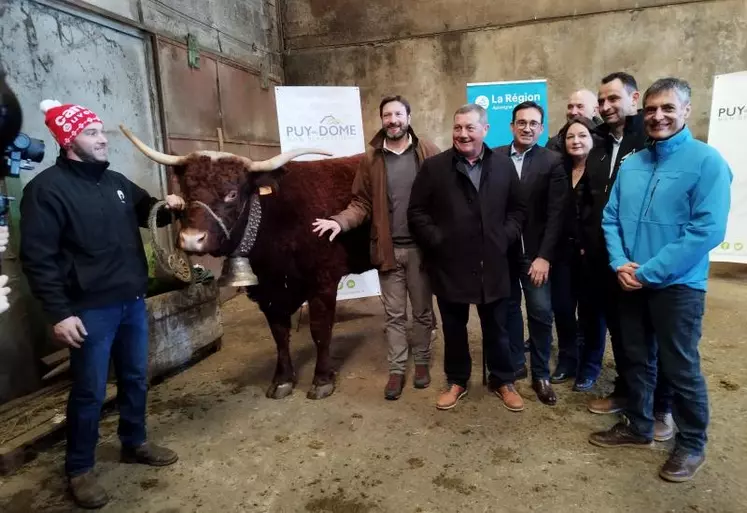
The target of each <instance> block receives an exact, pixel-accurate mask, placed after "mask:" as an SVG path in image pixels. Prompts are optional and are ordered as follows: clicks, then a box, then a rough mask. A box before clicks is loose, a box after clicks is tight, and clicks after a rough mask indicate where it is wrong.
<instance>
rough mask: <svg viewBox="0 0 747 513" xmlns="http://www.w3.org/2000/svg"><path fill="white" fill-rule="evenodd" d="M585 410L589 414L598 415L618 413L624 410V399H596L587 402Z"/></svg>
mask: <svg viewBox="0 0 747 513" xmlns="http://www.w3.org/2000/svg"><path fill="white" fill-rule="evenodd" d="M587 408H588V409H589V411H590V412H591V413H597V414H599V415H609V414H611V413H620V412H621V411H623V410H624V409H625V399H623V398H622V397H615V396H609V397H598V398H596V399H592V400H591V401H589V405H588V406H587Z"/></svg>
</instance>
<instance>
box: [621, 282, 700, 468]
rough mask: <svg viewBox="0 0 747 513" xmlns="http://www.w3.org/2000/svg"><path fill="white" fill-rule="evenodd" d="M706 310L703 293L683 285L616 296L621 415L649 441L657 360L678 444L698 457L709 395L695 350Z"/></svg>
mask: <svg viewBox="0 0 747 513" xmlns="http://www.w3.org/2000/svg"><path fill="white" fill-rule="evenodd" d="M704 309H705V292H704V291H702V290H695V289H692V288H690V287H686V286H684V285H675V286H671V287H666V288H663V289H659V290H652V289H644V290H641V291H637V292H626V293H623V294H621V295H620V319H621V321H622V322H621V326H622V336H623V345H624V347H625V356H626V359H627V372H626V376H625V378H626V379H625V381H626V382H627V384H628V406H627V408H626V411H625V413H626V415H627V417H628V419H629V420H630V422H631V426H632V428H633V429H634V430H635V431H636V432H638V433H639V434H641V435H643V436H646V437H649V438H652V437H653V433H654V416H653V414H654V407H655V404H654V389H655V387H656V385H657V357H658V374H659V381H661V378H663V379H664V381H665V382H666V383H667V385H668V387H669V389H670V390H671V393H672V406H673V408H672V415H673V417H674V421H675V423H676V424H677V427H678V428H679V432H678V433H677V439H676V445H677V446H678V447H680V448H682V449H684V450H686V451H687V452H689V453H692V454H701V453H702V452H703V451H704V449H705V444H706V440H707V435H706V428H707V427H708V414H709V413H708V392H707V390H706V383H705V379H704V378H703V374H702V373H701V370H700V353H699V351H698V344H699V342H700V336H701V328H702V320H703V312H704Z"/></svg>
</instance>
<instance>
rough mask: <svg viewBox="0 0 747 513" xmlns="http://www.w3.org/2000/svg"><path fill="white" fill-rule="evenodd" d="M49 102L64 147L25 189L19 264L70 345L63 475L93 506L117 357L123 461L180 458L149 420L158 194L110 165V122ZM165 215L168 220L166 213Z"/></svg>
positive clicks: (178, 202)
mask: <svg viewBox="0 0 747 513" xmlns="http://www.w3.org/2000/svg"><path fill="white" fill-rule="evenodd" d="M41 108H42V111H43V112H44V113H45V123H46V125H47V127H48V128H49V130H50V131H51V132H52V135H53V136H54V137H55V139H56V140H57V142H58V143H59V145H60V148H61V150H60V156H59V157H58V158H57V162H56V163H55V165H53V166H51V167H49V168H47V169H45V170H44V171H42V172H41V173H39V174H38V175H37V176H36V177H34V179H33V180H31V181H30V182H29V183H28V185H27V186H26V188H25V189H24V191H23V199H22V200H21V263H22V265H23V271H24V273H25V275H26V278H28V282H29V286H30V288H31V292H32V293H33V295H34V297H36V299H38V300H39V301H40V302H41V305H42V307H43V309H44V314H45V316H46V320H47V321H48V322H49V324H50V326H52V332H53V336H54V338H55V340H56V341H57V342H58V343H60V344H63V345H65V346H68V347H69V348H70V372H71V375H72V381H73V384H72V388H71V389H70V396H69V398H68V404H67V447H66V454H65V473H66V474H67V477H68V485H69V488H70V492H71V495H72V497H73V499H74V500H75V502H76V503H77V504H78V505H79V506H81V507H84V508H92V509H93V508H100V507H102V506H104V505H105V504H106V503H107V502H108V500H109V497H108V495H107V493H106V491H105V490H104V489H103V488H102V487H101V486H100V485H99V484H98V483H97V480H96V478H95V476H94V472H93V468H94V464H95V456H96V454H95V452H96V445H97V443H98V435H99V433H98V425H99V419H100V416H101V407H102V405H103V403H104V396H105V393H106V380H107V376H108V373H109V362H110V360H112V361H113V363H114V369H115V371H116V374H117V403H118V406H119V430H118V434H119V439H120V442H121V443H122V450H121V458H122V461H123V462H126V463H143V464H146V465H151V466H165V465H170V464H172V463H174V462H176V460H177V455H176V454H175V453H174V452H173V451H171V450H169V449H166V448H164V447H159V446H157V445H155V444H153V443H152V442H150V441H149V440H148V438H147V433H146V425H145V410H146V403H147V389H148V381H147V377H148V376H147V375H148V316H147V311H146V307H145V293H146V291H147V286H148V264H147V262H146V259H145V252H144V250H143V242H142V239H141V236H140V229H139V227H147V220H148V216H149V213H150V211H151V209H152V207H153V206H154V205H155V203H156V202H157V201H158V200H157V199H156V198H153V197H151V195H150V194H148V193H147V192H146V191H144V190H143V189H141V188H140V187H138V186H137V185H135V184H134V183H132V182H131V181H130V180H128V179H127V178H126V177H125V176H124V175H121V174H120V173H117V172H115V171H112V170H110V169H109V162H108V153H109V145H108V141H107V138H106V135H105V133H104V125H103V123H102V122H101V119H99V117H98V116H97V115H96V114H94V113H93V112H92V111H91V110H90V109H87V108H85V107H82V106H80V105H72V104H67V105H61V104H60V103H59V102H55V101H51V100H45V101H43V102H42V104H41ZM166 203H167V204H168V207H169V208H171V209H178V210H181V209H183V208H184V200H183V199H182V198H180V197H179V196H175V195H169V196H167V197H166ZM158 222H159V225H161V226H164V225H166V224H167V223H168V222H170V215H169V214H168V212H166V211H162V212H161V213H160V214H159V216H158Z"/></svg>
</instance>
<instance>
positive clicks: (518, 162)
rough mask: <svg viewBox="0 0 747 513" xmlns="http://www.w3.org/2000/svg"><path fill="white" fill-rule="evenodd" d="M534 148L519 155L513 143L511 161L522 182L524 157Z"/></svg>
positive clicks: (522, 250) (522, 240)
mask: <svg viewBox="0 0 747 513" xmlns="http://www.w3.org/2000/svg"><path fill="white" fill-rule="evenodd" d="M532 148H534V145H532V146H530V147H529V148H527V149H526V150H524V152H523V153H519V152H518V150H517V149H516V147H514V143H511V160H513V161H514V167H515V168H516V174H518V175H519V180H521V171H522V169H524V157H526V156H527V153H529V152H530V151H531V149H532ZM524 252H525V246H524V234H523V233H522V234H521V253H522V254H524Z"/></svg>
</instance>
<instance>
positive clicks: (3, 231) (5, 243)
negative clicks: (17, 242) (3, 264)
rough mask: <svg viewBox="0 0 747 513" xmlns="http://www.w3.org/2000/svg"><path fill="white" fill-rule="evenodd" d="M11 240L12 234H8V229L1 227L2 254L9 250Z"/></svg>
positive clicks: (0, 243) (0, 245)
mask: <svg viewBox="0 0 747 513" xmlns="http://www.w3.org/2000/svg"><path fill="white" fill-rule="evenodd" d="M9 239H10V234H9V233H8V227H7V226H0V253H2V252H3V251H5V250H6V249H8V240H9Z"/></svg>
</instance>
